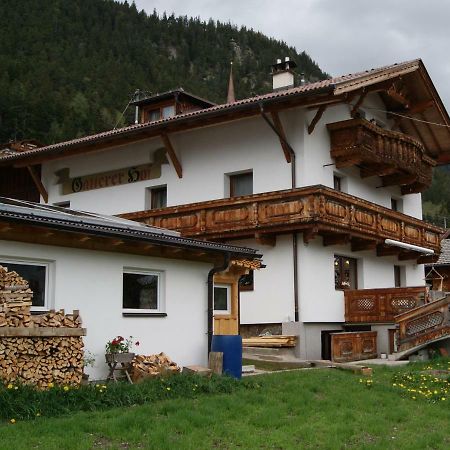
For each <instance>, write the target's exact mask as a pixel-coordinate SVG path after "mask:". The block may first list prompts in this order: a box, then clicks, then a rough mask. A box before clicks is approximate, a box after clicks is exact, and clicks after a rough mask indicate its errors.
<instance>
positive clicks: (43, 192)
mask: <svg viewBox="0 0 450 450" xmlns="http://www.w3.org/2000/svg"><path fill="white" fill-rule="evenodd" d="M27 169H28V172H29V173H30V175H31V178H32V179H33V181H34V184H35V185H36V187H37V190H38V191H39V194H41V196H42V198H43V199H44V202H45V203H48V192H47V189H45V186H44V185H43V184H42V181H41V178H40V176H39V175H38V174H37V173H36V169H35V168H34V167H33V166H27Z"/></svg>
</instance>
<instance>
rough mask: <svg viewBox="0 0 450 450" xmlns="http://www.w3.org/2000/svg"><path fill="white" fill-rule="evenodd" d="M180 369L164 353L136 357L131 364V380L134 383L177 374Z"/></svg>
mask: <svg viewBox="0 0 450 450" xmlns="http://www.w3.org/2000/svg"><path fill="white" fill-rule="evenodd" d="M180 371H181V368H180V367H179V366H178V365H177V364H176V363H175V362H173V361H172V360H171V359H170V358H169V357H168V356H167V355H166V354H165V353H163V352H161V353H159V354H158V355H149V356H144V355H136V356H135V357H134V359H133V361H132V363H131V379H132V380H133V382H134V383H135V382H136V381H140V380H142V379H144V378H149V377H156V376H160V375H168V374H172V373H179V372H180Z"/></svg>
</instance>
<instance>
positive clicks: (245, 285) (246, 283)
mask: <svg viewBox="0 0 450 450" xmlns="http://www.w3.org/2000/svg"><path fill="white" fill-rule="evenodd" d="M253 274H254V272H253V270H250V272H249V273H248V274H247V275H242V276H241V278H239V288H240V290H241V291H253V290H254V289H255V285H254V275H253Z"/></svg>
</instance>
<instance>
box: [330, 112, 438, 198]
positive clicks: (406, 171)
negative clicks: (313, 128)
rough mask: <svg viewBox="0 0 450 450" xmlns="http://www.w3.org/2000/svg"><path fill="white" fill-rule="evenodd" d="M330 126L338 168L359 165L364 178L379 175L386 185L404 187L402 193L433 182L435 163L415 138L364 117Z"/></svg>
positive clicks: (418, 189)
mask: <svg viewBox="0 0 450 450" xmlns="http://www.w3.org/2000/svg"><path fill="white" fill-rule="evenodd" d="M327 128H328V130H329V133H330V140H331V150H330V153H331V157H332V158H333V159H334V160H335V163H336V167H337V168H342V167H349V166H358V167H359V168H360V169H361V176H362V177H366V176H374V175H378V176H380V177H381V179H382V185H383V186H390V185H398V186H401V188H402V193H403V194H409V193H413V192H422V191H423V190H425V189H426V188H428V187H429V186H430V185H431V179H432V168H433V166H435V165H436V162H435V161H434V160H433V159H432V158H430V157H429V156H427V155H426V153H425V149H424V147H423V145H422V144H421V143H420V142H418V141H416V140H415V139H412V138H411V137H409V136H406V135H404V134H402V133H398V132H395V131H389V130H385V129H383V128H380V127H378V126H377V125H375V124H372V123H370V122H368V121H367V120H363V119H351V120H345V121H343V122H335V123H330V124H328V125H327Z"/></svg>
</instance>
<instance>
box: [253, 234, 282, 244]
mask: <svg viewBox="0 0 450 450" xmlns="http://www.w3.org/2000/svg"><path fill="white" fill-rule="evenodd" d="M255 239H256V242H257V243H258V244H261V245H268V246H269V247H275V245H276V243H277V238H276V236H275V235H273V234H262V233H255Z"/></svg>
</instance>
